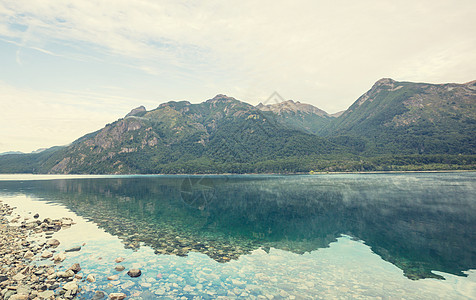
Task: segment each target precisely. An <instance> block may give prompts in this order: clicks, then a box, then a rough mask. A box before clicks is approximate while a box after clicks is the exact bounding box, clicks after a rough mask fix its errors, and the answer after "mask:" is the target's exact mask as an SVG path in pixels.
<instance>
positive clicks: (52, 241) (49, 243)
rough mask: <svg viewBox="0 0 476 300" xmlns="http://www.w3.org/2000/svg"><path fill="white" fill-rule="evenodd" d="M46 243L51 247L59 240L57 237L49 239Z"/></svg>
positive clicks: (58, 242)
mask: <svg viewBox="0 0 476 300" xmlns="http://www.w3.org/2000/svg"><path fill="white" fill-rule="evenodd" d="M46 244H47V245H48V246H51V247H57V246H58V245H59V244H60V241H58V240H57V239H49V240H47V241H46Z"/></svg>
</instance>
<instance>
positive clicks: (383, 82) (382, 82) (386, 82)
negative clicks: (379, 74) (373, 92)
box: [374, 78, 396, 86]
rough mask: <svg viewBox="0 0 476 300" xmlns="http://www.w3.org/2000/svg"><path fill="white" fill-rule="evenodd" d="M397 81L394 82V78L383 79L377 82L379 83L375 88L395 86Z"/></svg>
mask: <svg viewBox="0 0 476 300" xmlns="http://www.w3.org/2000/svg"><path fill="white" fill-rule="evenodd" d="M395 82H396V81H395V80H393V79H392V78H382V79H380V80H377V82H376V83H375V84H374V86H377V85H391V84H394V83H395Z"/></svg>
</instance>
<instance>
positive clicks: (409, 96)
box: [319, 78, 476, 154]
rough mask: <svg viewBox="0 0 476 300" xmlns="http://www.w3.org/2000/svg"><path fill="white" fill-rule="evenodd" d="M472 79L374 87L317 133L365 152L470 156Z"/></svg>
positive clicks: (475, 117) (474, 110)
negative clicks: (356, 143)
mask: <svg viewBox="0 0 476 300" xmlns="http://www.w3.org/2000/svg"><path fill="white" fill-rule="evenodd" d="M475 132H476V81H472V82H468V83H466V84H455V83H449V84H427V83H412V82H398V81H394V80H392V79H389V78H384V79H381V80H379V81H377V82H376V83H375V84H374V86H373V87H372V88H371V89H370V90H369V91H368V92H366V93H365V94H364V95H362V96H361V97H360V98H359V99H357V101H355V102H354V104H352V105H351V106H350V107H349V108H348V109H347V110H346V111H345V112H344V113H343V114H342V115H341V116H339V117H338V118H336V119H335V120H334V121H333V122H331V123H330V124H329V125H328V126H327V127H326V128H324V130H322V131H320V132H319V134H320V135H322V136H328V137H340V138H341V140H342V139H343V138H344V137H347V138H349V139H354V140H358V141H359V142H360V143H362V142H365V143H366V145H365V146H362V151H367V152H369V153H374V154H375V153H412V154H435V153H450V154H460V153H461V154H474V153H475V150H476V135H475Z"/></svg>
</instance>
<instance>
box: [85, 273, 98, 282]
mask: <svg viewBox="0 0 476 300" xmlns="http://www.w3.org/2000/svg"><path fill="white" fill-rule="evenodd" d="M86 280H87V281H89V282H95V281H96V277H95V276H94V275H93V274H89V275H88V276H87V277H86Z"/></svg>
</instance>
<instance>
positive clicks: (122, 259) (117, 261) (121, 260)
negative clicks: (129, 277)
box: [115, 257, 124, 263]
mask: <svg viewBox="0 0 476 300" xmlns="http://www.w3.org/2000/svg"><path fill="white" fill-rule="evenodd" d="M123 261H124V257H118V258H116V260H115V262H116V263H121V262H123Z"/></svg>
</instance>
